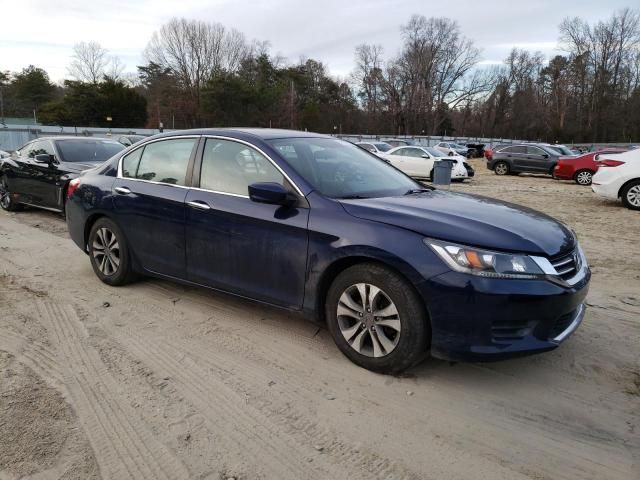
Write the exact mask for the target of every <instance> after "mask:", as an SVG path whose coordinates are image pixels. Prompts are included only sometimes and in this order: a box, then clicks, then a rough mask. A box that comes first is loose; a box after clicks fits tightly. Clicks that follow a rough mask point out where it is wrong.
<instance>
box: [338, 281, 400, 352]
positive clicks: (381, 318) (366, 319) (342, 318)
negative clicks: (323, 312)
mask: <svg viewBox="0 0 640 480" xmlns="http://www.w3.org/2000/svg"><path fill="white" fill-rule="evenodd" d="M337 317H338V327H339V328H340V332H341V333H342V336H343V337H344V339H345V340H346V341H347V343H348V344H349V345H350V346H351V348H353V349H354V350H355V351H356V352H358V353H359V354H361V355H365V356H367V357H378V358H379V357H385V356H387V355H389V354H390V353H391V352H392V351H393V350H394V349H395V348H396V346H397V345H398V341H399V340H400V332H401V323H400V314H399V313H398V309H397V308H396V306H395V304H394V303H393V301H392V300H391V298H389V296H388V295H387V294H386V293H385V292H384V291H382V290H381V289H380V288H378V287H376V286H375V285H371V284H369V283H357V284H355V285H352V286H350V287H349V288H347V289H346V290H345V291H344V292H343V293H342V295H341V296H340V300H339V301H338V311H337Z"/></svg>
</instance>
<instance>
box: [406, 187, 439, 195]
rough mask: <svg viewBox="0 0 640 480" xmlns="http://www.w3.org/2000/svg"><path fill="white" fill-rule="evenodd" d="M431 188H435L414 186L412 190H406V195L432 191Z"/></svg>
mask: <svg viewBox="0 0 640 480" xmlns="http://www.w3.org/2000/svg"><path fill="white" fill-rule="evenodd" d="M431 190H433V189H432V188H412V189H411V190H407V192H405V195H413V194H414V193H424V192H430V191H431Z"/></svg>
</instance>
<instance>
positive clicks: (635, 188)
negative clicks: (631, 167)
mask: <svg viewBox="0 0 640 480" xmlns="http://www.w3.org/2000/svg"><path fill="white" fill-rule="evenodd" d="M620 198H621V199H622V203H623V204H624V206H625V207H627V208H629V209H631V210H640V180H633V181H631V182H629V183H628V184H626V185H625V186H624V188H623V189H622V191H621V192H620Z"/></svg>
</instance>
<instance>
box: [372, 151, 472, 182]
mask: <svg viewBox="0 0 640 480" xmlns="http://www.w3.org/2000/svg"><path fill="white" fill-rule="evenodd" d="M381 157H383V158H384V159H385V160H388V161H389V162H390V163H391V164H392V165H393V166H394V167H396V168H397V169H399V170H402V171H403V172H404V173H406V174H407V175H409V176H410V177H415V178H429V179H432V178H433V164H434V162H436V161H437V160H452V161H454V162H455V164H454V166H453V169H452V170H451V179H452V180H464V179H465V178H469V177H470V176H472V175H473V173H472V172H473V169H472V168H471V167H470V166H469V167H467V165H465V158H464V157H462V156H461V155H454V156H449V155H446V154H444V153H442V152H440V151H439V150H436V149H435V148H433V147H419V146H409V147H395V148H392V149H391V150H389V151H388V152H386V153H384V154H383V155H381Z"/></svg>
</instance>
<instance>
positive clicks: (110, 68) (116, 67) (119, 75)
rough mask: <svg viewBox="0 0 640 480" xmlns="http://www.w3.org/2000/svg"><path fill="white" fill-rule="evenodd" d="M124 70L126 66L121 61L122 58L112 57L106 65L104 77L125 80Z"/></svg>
mask: <svg viewBox="0 0 640 480" xmlns="http://www.w3.org/2000/svg"><path fill="white" fill-rule="evenodd" d="M124 68H125V65H124V63H122V60H120V57H116V56H112V57H110V58H109V62H108V64H107V65H106V68H105V72H104V75H106V76H107V77H109V78H111V79H112V80H124V76H123V72H124ZM134 76H135V74H134Z"/></svg>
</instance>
